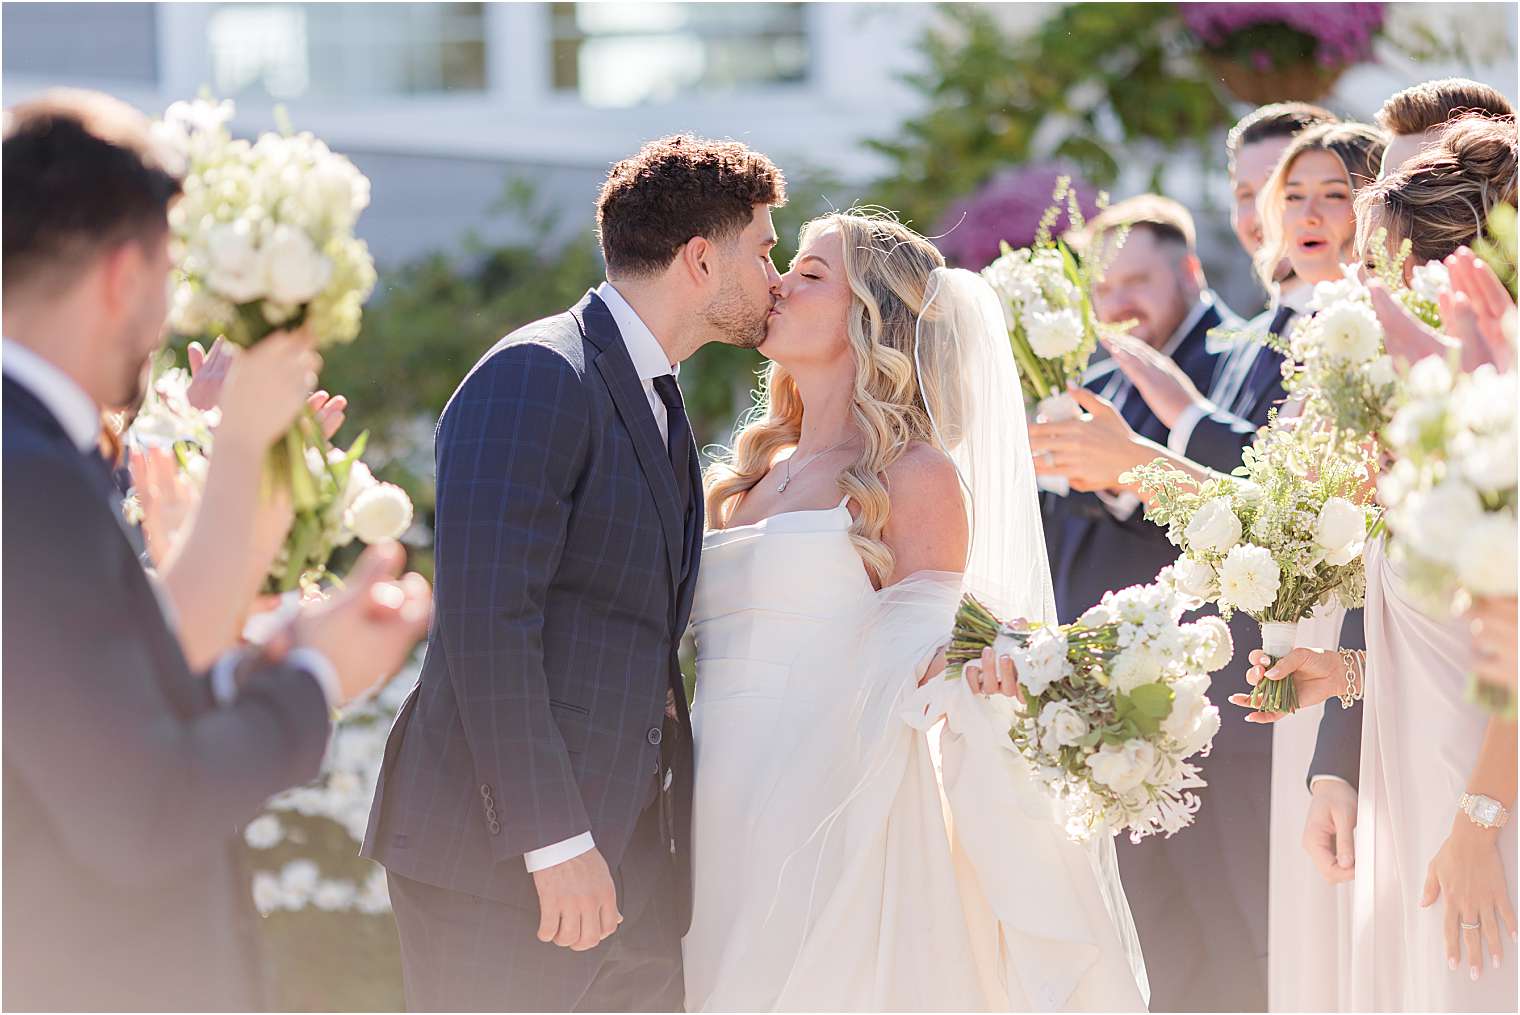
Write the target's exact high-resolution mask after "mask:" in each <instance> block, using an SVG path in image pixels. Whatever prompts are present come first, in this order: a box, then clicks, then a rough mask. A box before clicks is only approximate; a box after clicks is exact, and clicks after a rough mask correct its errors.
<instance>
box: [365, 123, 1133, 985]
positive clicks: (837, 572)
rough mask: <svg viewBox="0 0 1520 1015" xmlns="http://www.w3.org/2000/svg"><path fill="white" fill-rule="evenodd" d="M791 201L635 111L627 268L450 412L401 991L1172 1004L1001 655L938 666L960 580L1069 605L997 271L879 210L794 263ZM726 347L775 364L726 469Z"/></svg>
mask: <svg viewBox="0 0 1520 1015" xmlns="http://www.w3.org/2000/svg"><path fill="white" fill-rule="evenodd" d="M784 201H785V181H784V179H783V177H782V174H781V172H780V171H779V170H778V169H777V168H776V166H775V165H774V164H773V163H771V161H770V160H768V159H767V158H765V157H764V156H763V155H760V154H759V153H756V152H754V151H751V150H750V149H748V148H746V147H745V146H744V145H742V144H739V143H737V142H731V141H724V142H717V141H708V140H703V139H699V138H694V137H691V136H676V137H670V138H665V139H662V140H660V141H656V142H652V143H650V144H648V145H646V146H645V147H644V148H643V149H642V150H641V151H640V152H639V153H638V154H636V155H634V156H633V157H631V158H629V159H626V160H624V161H622V162H620V163H618V164H617V165H616V166H614V167H613V168H612V170H611V172H610V174H609V176H608V179H607V181H606V183H605V185H604V186H603V189H602V192H601V195H600V198H599V201H598V207H597V226H598V232H599V236H600V240H601V245H602V251H603V255H604V259H605V261H606V266H607V278H608V281H607V282H605V283H604V284H602V285H601V286H600V287H598V288H597V289H594V290H592V291H590V292H588V293H587V294H586V296H585V297H584V298H583V299H582V300H581V301H580V302H579V303H578V304H577V305H576V306H574V307H572V308H570V309H569V310H568V311H567V312H565V313H563V314H559V315H557V316H554V317H550V318H547V319H545V320H542V321H538V322H536V323H533V324H530V325H527V326H526V327H523V328H521V329H519V330H518V331H516V332H514V333H512V334H510V335H508V336H507V337H506V338H503V339H502V340H501V341H500V342H498V343H497V344H496V345H495V346H494V347H493V348H492V349H490V350H489V351H488V352H487V353H486V354H485V355H484V356H483V357H482V358H481V359H480V361H479V362H478V363H477V364H476V365H475V366H474V368H473V369H472V370H471V371H470V373H469V374H468V375H467V376H466V378H465V379H464V381H463V382H462V383H461V384H460V386H459V388H458V390H456V391H455V393H454V395H453V397H452V398H451V399H450V401H449V404H448V406H447V407H446V408H445V410H444V412H443V415H442V418H441V420H440V422H439V426H438V431H437V438H436V456H437V506H436V561H437V570H436V593H435V595H436V611H435V617H434V621H433V625H432V630H431V631H430V635H429V641H428V648H427V656H426V660H425V662H424V664H423V668H422V674H421V679H420V680H419V682H418V685H417V687H416V688H415V689H414V690H413V691H412V693H411V695H410V696H409V697H408V698H407V699H406V701H405V703H404V704H403V705H402V707H401V710H400V712H399V714H398V715H397V718H396V723H395V726H394V728H393V730H392V732H391V736H390V740H389V742H388V744H387V747H386V751H385V757H384V762H383V768H382V771H381V775H380V782H379V785H378V787H377V789H376V794H375V802H374V806H373V809H372V812H371V817H370V825H369V831H368V834H367V836H366V841H365V844H364V855H365V856H367V857H370V858H372V859H374V860H377V861H378V862H380V863H381V864H383V865H384V866H385V868H386V869H387V874H388V878H389V884H390V893H391V900H392V905H393V909H394V912H395V916H396V921H397V926H398V930H399V933H400V940H401V948H402V959H403V972H404V977H405V984H406V995H407V1003H408V1006H409V1007H410V1008H412V1009H413V1010H504V1009H511V1010H534V1011H570V1010H582V1011H640V1010H644V1011H676V1010H683V1009H689V1010H709V1009H711V1010H761V1009H765V1010H772V1009H822V1010H881V1009H902V1008H910V1009H950V1010H1010V1009H1012V1010H1050V1009H1059V1008H1071V1009H1098V1010H1135V1009H1140V1008H1143V1007H1144V1004H1145V994H1146V986H1145V974H1144V967H1143V963H1142V961H1141V959H1140V955H1139V949H1138V944H1137V942H1136V938H1135V933H1134V929H1133V925H1132V923H1131V921H1130V918H1129V912H1128V908H1127V905H1126V904H1125V901H1124V897H1123V892H1122V889H1121V888H1120V886H1119V884H1118V877H1117V868H1116V865H1115V864H1114V859H1113V846H1112V843H1111V842H1110V841H1109V840H1108V839H1107V838H1106V837H1100V838H1099V839H1098V840H1094V841H1091V842H1088V843H1084V844H1078V843H1073V842H1071V841H1069V840H1068V839H1067V838H1066V837H1065V835H1064V833H1063V832H1062V829H1061V825H1060V823H1059V821H1058V820H1057V818H1056V816H1055V814H1054V813H1053V811H1052V804H1051V802H1050V801H1049V799H1048V798H1046V797H1045V796H1044V794H1043V792H1042V791H1041V790H1040V789H1039V788H1038V787H1037V786H1036V785H1035V784H1034V782H1033V780H1032V778H1031V776H1030V774H1029V772H1028V771H1027V769H1026V768H1025V767H1024V763H1023V762H1022V760H1021V759H1020V758H1019V757H1018V756H1017V755H1016V754H1015V753H1014V752H1013V750H1012V747H1011V745H1010V744H1009V742H1008V738H1007V735H1006V734H1007V728H1008V721H1007V719H1008V714H1009V712H1008V710H1009V709H1010V708H1011V707H1013V706H1012V703H1011V701H1010V699H1009V698H1008V697H1007V696H1006V695H1007V694H1008V693H1011V692H1012V690H1013V688H1012V684H1011V681H1009V680H1008V679H1007V677H1006V673H1005V676H1004V680H1003V682H1002V683H1000V682H999V680H998V679H996V678H994V677H993V675H992V674H990V673H989V674H988V675H987V678H986V683H987V684H988V685H990V686H991V687H993V688H995V689H997V690H999V691H1001V692H1003V693H1002V694H993V695H978V694H973V693H972V690H971V689H970V688H969V687H968V681H966V680H959V679H954V680H952V679H947V678H946V676H945V674H944V668H945V663H944V656H943V654H942V651H941V650H942V648H943V647H944V644H945V642H946V641H947V639H948V633H949V631H950V629H951V624H952V619H953V615H954V612H955V608H956V605H957V603H958V602H959V599H960V597H961V595H962V593H963V592H968V591H969V592H975V593H976V594H977V595H978V597H979V598H982V599H983V600H984V601H987V602H989V603H992V604H995V605H996V606H998V607H999V608H1000V609H1001V615H1005V616H1024V617H1029V618H1035V619H1047V620H1053V619H1054V617H1053V614H1054V608H1053V605H1052V603H1053V600H1052V595H1051V590H1050V577H1049V567H1048V563H1047V561H1046V558H1045V547H1044V541H1043V536H1042V534H1041V526H1040V515H1039V509H1038V505H1037V501H1036V492H1035V485H1034V475H1033V468H1032V463H1031V459H1030V452H1029V447H1028V438H1027V435H1026V434H1025V428H1024V419H1023V409H1022V406H1021V405H1020V403H1019V394H1018V393H1019V386H1018V380H1017V373H1016V368H1015V366H1014V364H1013V359H1012V355H1011V352H1010V349H1009V345H1008V341H1007V336H1006V333H1005V331H1004V326H1003V318H1002V312H1001V310H1000V308H999V305H998V303H997V299H996V297H995V296H994V295H993V294H992V292H991V290H990V289H989V288H988V287H987V286H986V285H985V283H983V282H982V281H981V280H980V279H979V278H978V277H977V276H975V275H972V274H970V273H967V272H964V271H953V270H949V269H947V268H945V267H944V259H943V257H942V256H941V255H940V254H939V252H938V251H937V250H936V249H935V248H934V246H933V245H932V244H930V243H929V242H928V241H927V240H925V239H923V238H922V237H920V236H918V235H917V234H916V233H913V232H912V231H911V230H909V229H908V228H906V227H905V226H903V225H900V224H899V223H897V222H896V221H895V220H893V219H892V218H890V217H887V216H882V215H875V214H857V213H842V214H830V215H825V216H823V217H821V218H819V219H816V220H814V221H813V222H811V223H809V224H808V225H807V226H806V227H805V228H804V230H803V234H802V243H801V248H800V250H799V253H798V256H797V258H796V260H795V261H794V262H793V264H792V266H791V268H790V270H789V271H788V272H787V273H786V275H784V276H782V275H780V274H778V272H777V270H776V268H775V267H774V265H773V263H772V261H771V252H772V248H773V247H774V246H775V244H776V241H777V237H776V233H775V230H774V226H773V224H772V221H771V209H772V208H773V207H777V206H779V205H781V204H782V203H783V202H784ZM713 341H718V342H724V343H727V344H730V345H735V346H739V347H742V348H757V349H759V351H760V352H761V353H762V355H764V356H765V357H766V358H767V359H768V360H769V361H770V366H769V368H768V373H767V375H766V382H765V385H764V391H763V395H762V398H761V404H760V406H759V407H758V408H757V410H756V412H755V413H754V415H753V416H751V417H750V418H749V420H748V422H747V423H746V425H745V426H744V427H743V428H742V429H741V431H740V432H739V433H738V435H737V436H736V439H735V443H734V447H733V449H732V451H731V452H729V453H728V454H727V456H726V457H725V458H724V459H723V460H722V461H720V462H718V463H717V464H715V465H713V466H712V467H711V468H710V469H709V471H708V473H707V475H706V476H705V477H704V475H703V472H702V469H701V467H700V464H699V459H698V454H697V447H696V444H695V442H694V440H693V437H692V431H691V426H690V423H689V421H688V418H687V415H686V410H685V406H684V404H683V401H682V397H681V392H680V389H679V387H678V386H677V383H676V374H677V371H678V364H679V363H680V362H681V361H683V360H684V359H686V358H687V357H688V356H689V355H691V354H693V353H694V352H696V351H697V350H698V349H699V348H700V347H701V346H702V345H705V344H707V343H708V342H713ZM787 452H791V454H790V455H788V454H787ZM688 624H690V625H691V626H693V627H694V629H695V632H696V640H697V693H696V701H695V705H694V707H693V709H692V710H691V711H688V706H687V701H686V697H685V693H684V690H683V685H682V676H681V669H680V665H679V661H678V656H677V653H678V647H679V644H680V641H681V637H682V634H683V632H684V631H685V630H686V628H687V626H688ZM978 683H979V684H980V681H978ZM941 720H943V722H941Z"/></svg>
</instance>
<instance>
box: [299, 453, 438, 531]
mask: <svg viewBox="0 0 1520 1015" xmlns="http://www.w3.org/2000/svg"><path fill="white" fill-rule="evenodd" d="M356 447H357V445H356ZM306 465H307V468H308V469H309V470H310V471H311V474H312V478H313V479H314V480H316V481H317V482H318V483H319V484H321V483H323V482H331V483H332V484H333V490H332V491H331V493H332V495H331V496H329V497H326V498H324V501H323V505H324V506H323V508H322V522H323V530H322V538H323V541H324V542H325V543H326V544H327V545H329V546H334V547H337V546H347V545H348V544H349V543H352V542H353V541H354V540H355V539H358V540H359V541H360V542H361V543H383V542H385V541H386V540H388V539H399V538H400V537H401V534H402V533H403V532H405V531H406V530H407V529H408V528H409V527H410V526H411V524H412V500H411V498H410V497H408V496H407V494H406V491H405V490H403V489H402V488H401V487H399V486H397V485H396V484H394V483H382V482H380V481H379V480H377V479H376V478H375V476H374V473H372V472H370V469H369V466H367V465H365V464H364V462H363V461H362V460H360V459H359V457H358V456H357V455H356V454H355V453H354V449H350V450H349V451H343V450H342V449H340V448H333V449H331V450H330V451H329V452H328V453H327V467H326V468H324V467H323V464H322V458H321V454H320V453H319V452H318V451H317V450H316V449H315V448H307V449H306ZM340 479H341V480H342V483H343V488H342V489H341V490H339V489H337V482H338V480H340Z"/></svg>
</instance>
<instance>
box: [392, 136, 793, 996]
mask: <svg viewBox="0 0 1520 1015" xmlns="http://www.w3.org/2000/svg"><path fill="white" fill-rule="evenodd" d="M784 201H785V181H784V180H783V178H782V175H781V173H780V171H779V170H778V169H777V168H776V167H775V166H774V165H773V164H772V163H771V162H770V160H768V159H766V158H765V157H764V156H762V155H760V154H757V153H755V152H753V151H750V150H749V149H748V148H746V147H745V146H744V145H742V144H739V143H737V142H731V141H708V140H703V139H700V138H695V137H691V136H684V135H683V136H675V137H667V138H664V139H661V140H659V141H655V142H651V143H650V144H648V145H646V146H645V147H644V148H643V149H642V150H641V151H640V152H639V153H638V154H637V155H635V156H633V157H632V158H630V159H626V160H624V161H623V162H620V163H618V164H617V165H615V166H614V167H613V168H612V171H611V173H610V174H609V175H608V178H607V181H606V183H605V185H604V186H603V188H602V192H601V196H600V198H599V200H598V204H597V226H598V232H599V235H600V239H601V246H602V254H603V257H604V259H605V261H606V265H607V282H606V283H604V284H603V285H602V286H600V287H599V288H598V289H596V290H594V291H592V292H588V293H587V294H586V296H585V297H584V298H583V299H582V300H581V301H580V302H579V303H578V304H577V305H576V306H574V307H572V308H571V309H570V310H569V311H567V312H565V313H562V314H559V315H557V316H555V317H551V318H547V319H545V320H542V321H538V322H536V323H534V324H530V325H528V326H526V327H524V328H521V329H519V330H518V331H516V332H513V333H512V334H510V335H508V336H507V337H506V338H504V339H502V340H501V341H500V342H498V343H497V344H496V345H495V346H494V347H493V348H492V349H491V350H490V351H489V352H487V353H486V355H485V356H484V357H482V358H481V360H480V362H478V363H477V364H476V365H475V367H474V368H473V369H472V370H471V371H470V373H469V375H468V376H466V378H465V379H464V382H463V383H462V384H461V385H460V386H459V389H458V390H457V391H455V392H454V395H453V397H452V398H451V399H450V400H449V404H448V406H447V407H446V408H445V409H444V412H443V417H442V419H441V420H440V422H439V425H438V433H437V440H436V454H437V466H438V477H437V488H438V500H437V521H436V530H437V574H436V583H437V613H436V615H435V619H434V623H433V628H432V631H431V632H430V636H429V640H428V650H427V658H426V660H425V662H424V663H423V668H422V676H421V680H420V681H419V683H418V686H417V689H416V690H415V691H413V693H412V695H411V696H410V697H409V698H408V699H407V700H406V702H405V703H404V704H403V705H402V707H401V711H400V713H399V714H398V715H397V717H396V724H395V727H394V728H393V729H392V731H391V736H390V741H389V742H388V744H387V745H386V750H385V760H384V765H383V768H382V770H381V774H380V782H379V785H378V787H377V789H376V791H375V802H374V806H373V809H372V811H371V814H370V824H369V831H368V834H367V835H366V837H365V843H364V850H363V855H365V856H367V857H370V858H372V859H375V860H378V861H379V862H380V863H382V864H383V865H384V866H385V868H386V870H387V874H388V877H389V884H390V892H391V901H392V905H393V908H394V910H395V914H396V923H397V927H398V929H399V931H400V937H401V950H402V965H403V973H404V976H405V981H406V995H407V1004H408V1007H409V1008H411V1009H412V1010H428V1011H461V1010H498V1011H499V1010H522V1011H572V1010H583V1011H641V1010H643V1011H679V1010H682V1009H683V1007H684V1004H683V984H682V972H681V938H682V936H683V935H684V934H685V933H686V929H687V927H688V925H689V923H690V913H691V875H690V855H689V852H688V849H689V846H688V838H689V836H688V830H689V827H690V809H691V786H692V750H691V729H690V719H689V715H688V712H687V706H686V698H685V694H684V692H683V689H682V682H681V670H680V666H679V664H678V662H677V655H676V653H677V647H678V645H679V643H680V640H681V635H682V632H683V631H684V629H685V627H686V623H687V618H688V616H689V614H690V610H691V601H692V590H693V588H694V587H695V584H696V577H697V563H698V555H699V552H700V549H701V541H702V528H703V524H702V519H703V513H702V484H701V473H700V469H699V466H698V461H697V449H696V444H695V442H694V441H693V439H692V435H691V428H690V425H689V423H688V421H687V417H686V412H685V409H684V407H683V404H682V400H681V393H680V389H679V388H678V387H677V386H676V378H675V374H676V370H677V367H676V364H679V363H680V362H681V361H682V360H683V359H685V358H686V357H687V356H689V355H690V354H691V353H692V352H694V351H695V350H696V349H698V348H699V347H701V346H702V345H705V344H706V343H708V342H713V341H718V342H724V343H727V344H729V345H736V346H740V347H744V348H753V347H755V346H757V345H759V344H760V342H761V340H762V339H763V338H764V337H765V320H766V316H767V314H768V313H769V311H770V308H771V305H772V295H771V293H772V289H773V287H774V286H776V285H778V284H779V282H780V279H779V277H778V275H777V273H776V270H775V268H774V266H773V265H772V264H771V259H770V252H771V248H772V247H773V246H774V245H775V243H776V233H775V229H774V227H773V226H772V224H771V215H770V210H771V208H772V207H776V206H779V205H781V204H782V203H783V202H784Z"/></svg>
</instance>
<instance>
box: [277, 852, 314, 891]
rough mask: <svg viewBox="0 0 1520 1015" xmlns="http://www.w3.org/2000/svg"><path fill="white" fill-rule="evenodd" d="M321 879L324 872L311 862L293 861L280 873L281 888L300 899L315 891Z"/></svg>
mask: <svg viewBox="0 0 1520 1015" xmlns="http://www.w3.org/2000/svg"><path fill="white" fill-rule="evenodd" d="M321 879H322V872H321V871H319V870H318V869H317V865H316V864H315V863H313V862H312V861H310V860H292V861H290V862H289V863H287V864H286V865H285V868H284V869H283V870H281V871H280V887H282V888H284V889H285V891H287V892H289V893H291V894H292V895H295V896H297V897H300V898H305V897H307V896H309V895H310V894H311V893H312V892H313V891H315V890H316V887H317V883H318V882H319V881H321Z"/></svg>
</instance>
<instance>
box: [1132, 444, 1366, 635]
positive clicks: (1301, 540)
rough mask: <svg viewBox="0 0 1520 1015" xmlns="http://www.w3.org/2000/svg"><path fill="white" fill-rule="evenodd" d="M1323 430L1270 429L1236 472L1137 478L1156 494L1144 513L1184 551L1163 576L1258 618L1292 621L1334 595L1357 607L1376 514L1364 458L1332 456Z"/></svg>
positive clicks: (1226, 608) (1161, 468) (1161, 469)
mask: <svg viewBox="0 0 1520 1015" xmlns="http://www.w3.org/2000/svg"><path fill="white" fill-rule="evenodd" d="M1331 442H1332V438H1331V435H1330V434H1327V433H1324V432H1316V431H1314V430H1312V429H1310V428H1308V427H1302V426H1300V427H1295V428H1293V429H1290V430H1288V429H1278V428H1270V429H1268V430H1266V431H1263V435H1262V437H1261V439H1260V440H1259V442H1258V444H1257V446H1256V447H1253V448H1248V449H1246V453H1245V461H1244V465H1243V467H1242V468H1241V469H1239V470H1237V473H1240V475H1238V476H1235V477H1221V478H1219V479H1214V480H1210V481H1208V482H1205V483H1203V484H1201V485H1199V484H1193V483H1190V482H1188V481H1187V480H1186V478H1185V477H1181V476H1180V475H1179V474H1176V473H1175V472H1174V471H1173V470H1171V469H1170V468H1169V467H1168V466H1166V465H1165V464H1164V463H1159V462H1158V463H1154V464H1152V465H1148V466H1144V467H1142V468H1141V469H1138V470H1136V471H1135V473H1134V478H1136V479H1137V480H1138V481H1140V482H1141V483H1142V484H1143V485H1145V486H1146V487H1147V488H1148V489H1150V490H1152V491H1154V492H1155V493H1156V495H1157V499H1156V503H1155V504H1154V505H1153V507H1152V508H1151V510H1150V511H1149V512H1148V515H1147V517H1149V518H1151V519H1152V520H1154V521H1157V522H1160V523H1163V524H1166V525H1167V536H1168V538H1169V539H1170V540H1171V542H1172V544H1173V545H1174V546H1177V547H1178V548H1180V549H1181V550H1182V555H1181V556H1180V557H1178V559H1177V562H1176V563H1175V564H1173V565H1172V567H1171V571H1170V580H1171V582H1172V583H1174V584H1176V585H1177V586H1178V587H1179V588H1180V589H1182V590H1183V591H1185V592H1186V593H1188V594H1189V595H1192V596H1196V597H1197V598H1198V599H1200V600H1203V601H1206V602H1214V603H1217V604H1218V605H1219V609H1220V612H1221V613H1223V614H1224V615H1225V616H1226V617H1228V616H1230V614H1232V613H1233V612H1234V611H1235V610H1243V611H1245V612H1246V613H1248V614H1250V615H1251V616H1252V617H1254V618H1256V619H1257V620H1258V621H1263V622H1266V621H1285V622H1287V621H1296V620H1300V619H1302V618H1304V617H1307V616H1308V615H1309V614H1310V613H1311V612H1313V610H1314V608H1315V607H1316V606H1318V605H1320V604H1321V603H1325V602H1329V601H1330V600H1331V599H1332V598H1334V599H1336V600H1337V601H1339V602H1340V603H1341V604H1342V605H1344V606H1347V607H1348V608H1349V607H1355V606H1359V605H1361V598H1362V593H1363V589H1364V584H1363V583H1364V576H1363V573H1362V559H1361V558H1362V551H1363V549H1364V548H1365V546H1366V542H1367V535H1368V532H1369V531H1370V530H1371V527H1372V525H1373V522H1374V520H1375V517H1376V511H1375V509H1374V508H1373V507H1371V506H1369V505H1366V504H1365V503H1363V501H1364V499H1365V494H1364V485H1365V483H1366V481H1367V465H1366V462H1365V460H1364V459H1362V458H1360V457H1357V458H1348V457H1346V456H1344V455H1338V454H1334V453H1332V447H1331Z"/></svg>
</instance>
